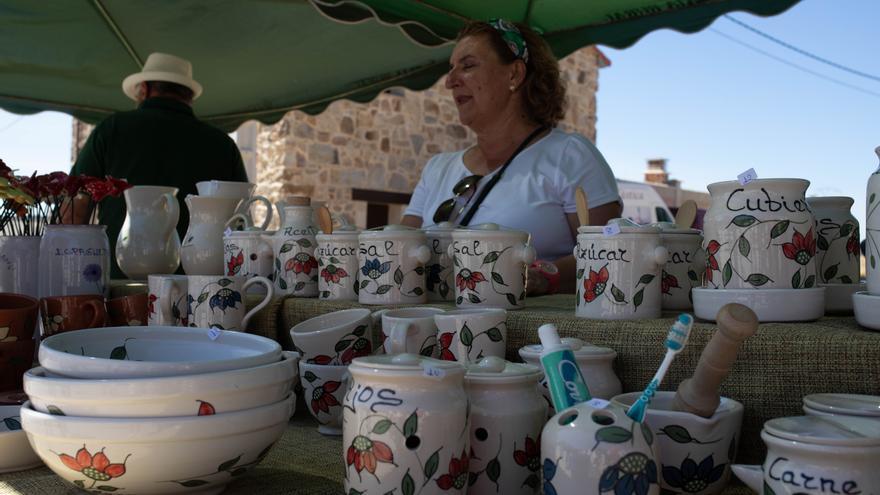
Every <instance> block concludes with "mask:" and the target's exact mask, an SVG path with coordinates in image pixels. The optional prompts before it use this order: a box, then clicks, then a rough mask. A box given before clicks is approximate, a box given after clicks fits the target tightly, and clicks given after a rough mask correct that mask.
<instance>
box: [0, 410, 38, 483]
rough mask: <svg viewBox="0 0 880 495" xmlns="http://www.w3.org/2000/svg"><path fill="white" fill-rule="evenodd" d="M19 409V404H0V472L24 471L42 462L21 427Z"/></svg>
mask: <svg viewBox="0 0 880 495" xmlns="http://www.w3.org/2000/svg"><path fill="white" fill-rule="evenodd" d="M19 409H21V406H0V473H11V472H14V471H24V470H25V469H30V468H34V467H37V466H41V465H42V464H43V461H41V460H40V458H39V457H38V456H37V454H36V453H35V452H34V449H32V448H31V446H30V444H28V439H27V435H25V433H24V430H22V429H21V417H20V416H19V414H20V413H19Z"/></svg>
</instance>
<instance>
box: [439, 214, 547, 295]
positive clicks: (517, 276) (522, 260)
mask: <svg viewBox="0 0 880 495" xmlns="http://www.w3.org/2000/svg"><path fill="white" fill-rule="evenodd" d="M448 254H449V257H450V258H452V264H453V271H454V272H455V304H456V305H458V306H459V307H473V306H485V307H495V308H502V309H522V308H523V307H524V305H525V299H526V283H525V282H526V270H527V269H528V266H529V265H530V264H532V262H533V261H535V248H533V247H532V246H531V245H530V244H529V233H528V232H525V231H522V230H513V229H508V228H506V227H502V226H500V225H498V224H494V223H486V224H481V225H474V226H473V227H468V228H464V229H455V230H454V231H453V232H452V244H450V246H449V252H448Z"/></svg>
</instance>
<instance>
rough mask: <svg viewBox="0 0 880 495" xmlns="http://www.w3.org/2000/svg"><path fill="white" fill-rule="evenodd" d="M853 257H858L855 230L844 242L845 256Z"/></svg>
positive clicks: (857, 236) (856, 232)
mask: <svg viewBox="0 0 880 495" xmlns="http://www.w3.org/2000/svg"><path fill="white" fill-rule="evenodd" d="M849 255H853V256H855V257H858V256H859V232H858V229H856V230H855V231H854V232H853V233H852V235H851V236H849V239H847V241H846V256H847V257H849Z"/></svg>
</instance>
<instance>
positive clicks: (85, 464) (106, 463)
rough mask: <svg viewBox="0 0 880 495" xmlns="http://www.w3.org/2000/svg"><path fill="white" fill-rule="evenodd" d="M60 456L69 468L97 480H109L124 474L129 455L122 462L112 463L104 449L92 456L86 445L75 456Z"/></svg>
mask: <svg viewBox="0 0 880 495" xmlns="http://www.w3.org/2000/svg"><path fill="white" fill-rule="evenodd" d="M130 455H131V454H129V456H130ZM58 458H59V459H61V462H63V463H64V465H65V466H67V467H68V468H70V469H73V470H74V471H76V472H79V473H82V474H83V475H85V476H86V477H88V478H90V479H93V480H95V481H109V480H110V479H112V478H118V477H120V476H122V475H123V474H125V462H126V461H128V456H126V457H125V460H124V461H122V464H111V463H110V459H108V458H107V456H106V455H104V449H101V451H100V452H98V453H97V454H95V455H94V456H92V455H91V454H89V451H88V450H86V446H85V445H83V447H82V448H81V449H79V450H78V451H76V457H75V458H74V457H71V456H69V455H67V454H59V455H58Z"/></svg>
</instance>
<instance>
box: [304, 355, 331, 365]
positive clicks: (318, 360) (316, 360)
mask: <svg viewBox="0 0 880 495" xmlns="http://www.w3.org/2000/svg"><path fill="white" fill-rule="evenodd" d="M331 361H333V357H332V356H327V355H324V354H319V355H317V356H315V357H313V358H312V359H307V360H306V362H307V363H309V364H320V365H321V366H325V365H328V364H330V362H331Z"/></svg>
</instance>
